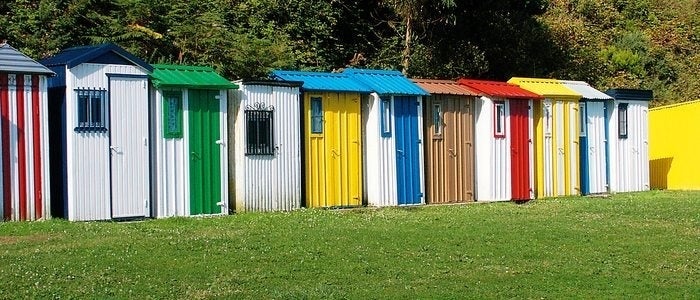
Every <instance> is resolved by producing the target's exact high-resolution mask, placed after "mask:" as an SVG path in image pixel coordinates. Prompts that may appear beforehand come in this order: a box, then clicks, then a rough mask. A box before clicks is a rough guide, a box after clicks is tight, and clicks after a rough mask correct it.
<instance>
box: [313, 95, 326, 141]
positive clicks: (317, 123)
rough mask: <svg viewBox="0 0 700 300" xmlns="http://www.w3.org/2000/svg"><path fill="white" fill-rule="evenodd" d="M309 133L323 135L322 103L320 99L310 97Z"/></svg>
mask: <svg viewBox="0 0 700 300" xmlns="http://www.w3.org/2000/svg"><path fill="white" fill-rule="evenodd" d="M311 133H317V134H322V133H323V103H322V102H321V97H311Z"/></svg>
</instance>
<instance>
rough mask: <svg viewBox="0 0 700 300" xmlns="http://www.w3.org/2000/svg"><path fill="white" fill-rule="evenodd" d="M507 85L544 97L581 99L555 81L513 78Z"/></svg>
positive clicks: (579, 95) (578, 95) (577, 94)
mask: <svg viewBox="0 0 700 300" xmlns="http://www.w3.org/2000/svg"><path fill="white" fill-rule="evenodd" d="M508 83H512V84H517V85H519V86H520V87H521V88H524V89H526V90H528V91H530V92H533V93H535V94H539V95H542V96H545V97H562V98H572V99H581V94H579V93H577V92H575V91H573V90H571V89H570V88H568V87H566V86H565V85H564V83H562V82H561V81H559V80H556V79H544V78H524V77H513V78H511V79H510V80H508Z"/></svg>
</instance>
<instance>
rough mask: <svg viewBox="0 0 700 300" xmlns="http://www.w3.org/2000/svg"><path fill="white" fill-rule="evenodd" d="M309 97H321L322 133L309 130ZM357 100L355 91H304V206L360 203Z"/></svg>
mask: <svg viewBox="0 0 700 300" xmlns="http://www.w3.org/2000/svg"><path fill="white" fill-rule="evenodd" d="M312 97H320V98H321V102H322V111H323V132H322V133H311V98H312ZM360 102H361V101H360V95H359V94H357V93H332V92H329V93H306V94H305V96H304V108H305V118H304V122H305V126H304V130H305V131H306V132H305V134H306V136H305V138H304V139H305V143H306V146H305V152H306V153H305V155H306V205H307V207H336V206H359V205H362V193H363V192H362V175H361V174H362V157H361V153H362V142H361V137H360V126H361V125H360V122H361V121H360V118H361V116H360Z"/></svg>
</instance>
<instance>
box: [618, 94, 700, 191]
mask: <svg viewBox="0 0 700 300" xmlns="http://www.w3.org/2000/svg"><path fill="white" fill-rule="evenodd" d="M612 103H613V105H612V107H611V109H609V110H608V116H609V129H608V130H609V133H608V134H609V136H610V161H611V164H610V191H611V192H633V191H646V190H649V188H650V184H649V140H648V132H649V127H648V126H649V125H648V124H649V123H648V108H647V105H648V103H647V102H645V101H615V102H612ZM619 103H627V104H628V107H627V121H628V127H627V133H628V136H627V138H620V137H619V134H618V122H619V120H618V104H619ZM689 117H690V118H694V115H691V116H689ZM678 120H684V119H683V118H681V117H680V116H678V115H676V116H674V118H671V119H670V120H668V121H666V122H669V124H672V123H673V122H675V121H678ZM681 128H684V127H682V126H681ZM671 131H673V130H671ZM664 134H668V132H665V133H664ZM683 139H688V138H687V137H685V138H683ZM680 148H684V147H682V146H681V147H680ZM692 149H693V148H692V147H688V148H686V149H684V150H683V151H693V150H692ZM690 156H693V157H694V156H695V155H694V154H691V155H690ZM682 163H683V162H682V161H680V160H679V161H673V164H674V165H675V164H682ZM691 170H693V171H692V172H691V173H695V170H694V169H692V168H691ZM665 171H666V173H667V172H668V170H665ZM690 176H692V175H690ZM687 178H689V177H687V176H686V180H687ZM682 188H692V187H682ZM695 188H697V187H695Z"/></svg>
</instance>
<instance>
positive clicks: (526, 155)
mask: <svg viewBox="0 0 700 300" xmlns="http://www.w3.org/2000/svg"><path fill="white" fill-rule="evenodd" d="M507 103H508V105H507V109H508V110H509V111H510V113H509V115H508V116H509V117H508V122H510V126H509V128H510V138H509V139H510V144H511V147H510V148H511V165H510V168H509V170H510V173H511V174H510V176H511V180H510V182H511V185H512V186H511V191H512V193H511V197H510V198H511V199H513V200H528V199H532V191H533V188H532V181H533V180H532V161H531V158H532V142H531V139H532V129H531V123H532V116H531V115H530V103H529V101H524V100H511V101H508V102H507Z"/></svg>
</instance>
